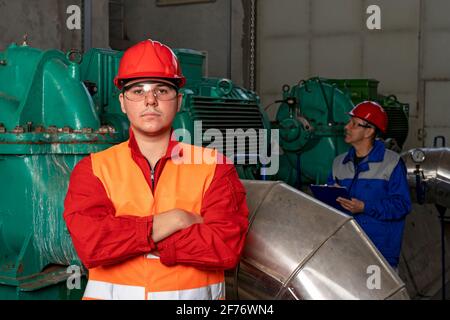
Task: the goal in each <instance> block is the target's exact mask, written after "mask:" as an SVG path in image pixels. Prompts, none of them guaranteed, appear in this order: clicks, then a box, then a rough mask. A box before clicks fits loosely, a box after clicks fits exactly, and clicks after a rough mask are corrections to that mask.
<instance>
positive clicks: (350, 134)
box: [328, 101, 411, 271]
mask: <svg viewBox="0 0 450 320" xmlns="http://www.w3.org/2000/svg"><path fill="white" fill-rule="evenodd" d="M349 114H350V116H351V118H350V121H349V122H348V124H347V125H346V126H345V142H346V143H349V144H351V145H352V147H351V148H350V150H349V151H348V152H347V153H344V154H341V155H339V156H337V157H336V158H335V159H334V162H333V169H332V173H331V174H330V175H329V177H328V184H329V185H333V184H338V185H340V186H344V187H346V188H347V190H348V192H349V195H350V198H351V199H345V198H341V197H339V198H337V199H336V200H337V202H338V203H339V204H340V205H341V206H342V207H343V208H344V209H345V210H347V213H350V214H352V215H353V216H354V218H355V220H356V221H357V222H358V224H359V225H360V226H361V228H362V229H363V230H364V231H365V233H366V234H367V236H368V237H369V238H370V239H371V240H372V242H373V243H374V244H375V246H376V247H377V248H378V250H379V251H380V252H381V254H382V255H383V256H384V257H385V258H386V260H387V261H388V262H389V264H390V265H391V266H392V267H393V268H394V269H395V270H396V271H398V269H397V268H398V263H399V256H400V250H401V244H402V237H403V230H404V226H405V217H406V215H407V214H408V213H409V212H410V211H411V199H410V195H409V187H408V182H407V177H406V167H405V164H404V163H403V160H402V159H401V157H400V156H399V155H398V154H397V153H395V152H393V151H391V150H388V149H385V147H384V144H383V142H382V141H380V140H378V139H376V137H377V136H378V135H379V134H380V133H385V132H386V129H387V123H388V118H387V115H386V112H385V111H384V110H383V108H382V107H381V106H380V105H379V104H377V103H375V102H372V101H364V102H361V103H359V104H358V105H357V106H356V107H355V108H354V109H353V110H352V111H351V112H350V113H349Z"/></svg>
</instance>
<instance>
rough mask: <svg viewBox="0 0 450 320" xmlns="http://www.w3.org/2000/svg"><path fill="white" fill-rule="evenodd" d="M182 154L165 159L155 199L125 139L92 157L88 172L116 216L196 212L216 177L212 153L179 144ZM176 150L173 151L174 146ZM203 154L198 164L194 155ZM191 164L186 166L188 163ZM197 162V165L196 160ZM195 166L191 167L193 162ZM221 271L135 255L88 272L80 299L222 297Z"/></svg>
mask: <svg viewBox="0 0 450 320" xmlns="http://www.w3.org/2000/svg"><path fill="white" fill-rule="evenodd" d="M177 147H181V148H182V152H183V153H182V154H183V155H182V156H181V158H178V160H182V161H184V163H181V164H179V162H181V161H177V159H175V158H173V159H168V160H167V162H166V164H165V167H164V170H163V172H162V174H161V177H160V178H159V180H158V185H157V187H156V189H155V190H154V195H153V194H152V192H151V189H150V187H149V185H148V183H147V181H146V180H145V177H144V174H143V172H142V171H141V169H140V168H139V166H138V165H137V164H136V163H135V162H134V160H133V159H132V157H131V149H130V148H129V147H128V141H127V142H124V143H121V144H118V145H116V146H114V147H111V148H109V149H107V150H104V151H102V152H99V153H95V154H92V155H91V161H92V170H93V173H94V175H95V176H96V177H98V178H99V179H100V181H101V182H102V184H103V186H104V188H105V190H106V193H107V195H108V197H109V198H110V199H111V201H112V203H113V204H114V207H115V209H116V216H119V215H123V214H127V215H130V214H133V215H135V216H140V217H144V216H149V215H154V214H158V213H161V212H164V211H167V210H171V209H174V208H180V209H184V210H186V211H189V212H193V213H196V214H200V210H201V207H202V199H203V196H204V194H205V192H206V191H207V189H208V187H209V185H210V184H211V181H212V179H213V177H214V171H215V168H216V164H217V161H216V153H215V151H213V150H211V149H205V148H201V147H196V146H192V145H187V144H183V143H179V144H178V145H177ZM177 147H176V148H177ZM199 154H203V155H204V157H205V158H204V160H205V161H203V162H202V163H200V164H198V163H197V164H196V163H193V160H195V159H194V158H193V156H194V155H196V156H197V157H198V155H199ZM189 158H190V160H191V162H190V164H189V163H186V160H189ZM197 162H198V161H197ZM192 163H193V164H192ZM224 298H225V282H224V272H223V271H204V270H199V269H196V268H194V267H191V266H186V265H175V266H171V267H167V266H165V265H163V264H162V263H161V262H160V260H159V257H156V256H154V255H151V254H145V255H140V256H136V257H133V258H130V259H128V260H126V261H125V262H123V263H119V264H116V265H108V266H100V267H96V268H92V269H90V270H89V281H88V283H87V286H86V290H85V292H84V299H126V300H128V299H132V300H135V299H138V300H145V299H148V300H161V299H162V300H178V299H181V300H190V299H202V300H203V299H205V300H209V299H214V300H215V299H224Z"/></svg>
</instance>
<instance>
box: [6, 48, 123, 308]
mask: <svg viewBox="0 0 450 320" xmlns="http://www.w3.org/2000/svg"><path fill="white" fill-rule="evenodd" d="M72 55H73V56H74V57H72V58H71V57H70V56H72ZM80 60H81V56H80V55H77V54H72V53H68V54H67V55H65V54H63V53H62V52H60V51H56V50H49V51H41V50H37V49H34V48H30V47H28V46H26V45H24V46H17V45H14V44H13V45H11V46H10V47H9V48H8V49H7V50H6V51H4V52H1V53H0V110H1V112H0V177H1V181H2V182H3V183H2V184H1V187H0V299H71V298H79V297H80V296H81V294H82V290H77V289H76V287H77V286H78V287H80V286H81V284H78V285H77V281H80V279H79V277H78V279H73V282H71V281H72V279H70V278H71V276H75V277H76V276H77V275H80V274H82V273H83V270H82V268H81V265H80V263H79V261H78V258H77V255H76V253H75V251H74V249H73V246H72V242H71V239H70V236H69V234H68V232H67V230H66V227H65V224H64V221H63V219H62V212H63V201H64V197H65V193H66V191H67V186H68V181H69V176H70V173H71V171H72V169H73V167H74V166H75V164H76V163H77V162H78V161H79V160H80V159H81V158H82V157H84V156H86V155H87V154H89V153H91V152H97V151H100V150H103V149H105V148H108V147H110V146H112V145H113V144H116V143H118V142H120V141H121V139H122V136H121V134H120V130H118V131H117V132H116V130H115V128H114V125H115V123H111V125H110V124H108V123H105V122H103V121H102V118H103V116H104V114H103V113H104V110H100V109H99V107H98V105H96V104H95V103H94V101H93V99H92V97H91V95H90V94H89V92H88V90H87V87H86V86H85V85H84V84H83V82H82V76H81V74H82V68H81V65H80V64H79V62H80ZM68 280H69V282H70V283H69V282H68ZM68 287H71V288H73V289H74V290H68Z"/></svg>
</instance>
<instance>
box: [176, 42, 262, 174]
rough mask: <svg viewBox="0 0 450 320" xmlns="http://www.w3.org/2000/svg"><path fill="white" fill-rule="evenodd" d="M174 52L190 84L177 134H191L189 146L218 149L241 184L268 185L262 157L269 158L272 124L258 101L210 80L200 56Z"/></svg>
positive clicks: (232, 86)
mask: <svg viewBox="0 0 450 320" xmlns="http://www.w3.org/2000/svg"><path fill="white" fill-rule="evenodd" d="M174 51H175V54H176V55H177V57H178V58H179V60H180V62H181V66H182V70H183V74H184V75H185V76H186V78H187V82H186V86H185V87H184V88H183V89H182V93H183V102H182V106H181V110H180V112H179V113H178V114H177V117H176V118H175V122H174V129H184V130H186V131H187V132H189V133H190V138H191V139H190V140H189V142H190V143H193V144H195V145H202V146H204V147H214V148H216V149H218V150H219V151H220V152H221V153H223V154H224V155H226V156H227V157H228V158H230V159H231V160H233V161H234V163H235V167H236V170H237V172H238V174H239V177H240V178H241V179H250V180H255V179H256V180H264V179H268V178H269V177H267V176H264V174H261V171H263V170H262V169H263V165H262V164H261V162H260V161H259V160H260V159H259V155H261V154H264V155H267V154H268V153H269V151H268V149H269V148H270V141H271V135H270V130H269V129H270V121H269V119H268V117H267V115H266V113H265V112H264V111H263V109H262V108H261V105H260V101H259V97H258V96H257V95H256V94H255V93H254V92H252V91H249V90H246V89H244V88H242V87H239V86H236V85H235V84H233V82H232V81H231V80H229V79H223V78H208V77H205V76H204V73H203V64H204V59H205V56H204V55H203V54H202V53H201V52H198V51H194V50H189V49H178V50H174ZM262 148H264V149H265V150H262Z"/></svg>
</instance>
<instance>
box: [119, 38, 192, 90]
mask: <svg viewBox="0 0 450 320" xmlns="http://www.w3.org/2000/svg"><path fill="white" fill-rule="evenodd" d="M137 78H162V79H167V80H169V81H171V82H173V83H174V84H175V85H176V86H177V87H178V88H181V87H183V86H184V84H185V83H186V78H185V77H184V76H183V74H182V73H181V67H180V64H179V62H178V59H177V56H176V55H175V54H174V53H173V52H172V50H171V49H170V48H169V47H168V46H166V45H164V44H162V43H160V42H158V41H152V40H150V39H148V40H145V41H141V42H139V43H137V44H135V45H134V46H132V47H130V48H129V49H128V50H126V51H125V53H124V54H123V57H122V59H121V60H120V65H119V72H118V73H117V76H116V77H115V78H114V84H115V85H116V87H117V88H119V90H122V88H123V86H124V81H123V80H127V79H137Z"/></svg>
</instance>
